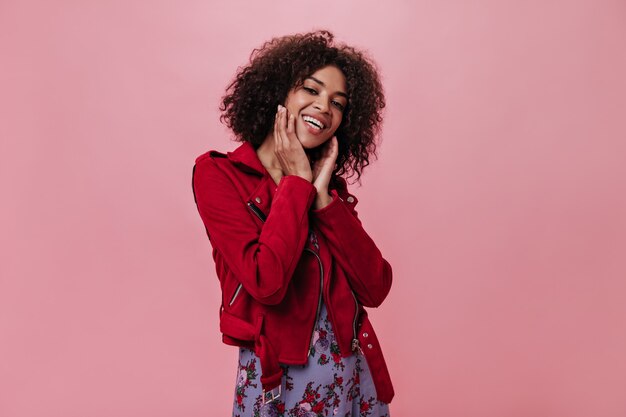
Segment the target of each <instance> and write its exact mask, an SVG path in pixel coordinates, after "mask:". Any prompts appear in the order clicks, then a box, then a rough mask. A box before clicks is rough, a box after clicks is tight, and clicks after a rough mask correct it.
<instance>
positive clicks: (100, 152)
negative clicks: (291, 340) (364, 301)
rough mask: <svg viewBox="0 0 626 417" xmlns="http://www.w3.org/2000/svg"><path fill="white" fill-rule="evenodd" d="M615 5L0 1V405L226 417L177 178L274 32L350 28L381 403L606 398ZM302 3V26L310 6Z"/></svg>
mask: <svg viewBox="0 0 626 417" xmlns="http://www.w3.org/2000/svg"><path fill="white" fill-rule="evenodd" d="M625 16H626V3H624V2H623V1H617V0H616V1H586V2H585V1H561V2H557V1H543V2H539V1H530V2H521V1H519V2H503V1H486V0H483V1H472V2H468V1H462V0H459V1H451V0H450V1H438V2H408V1H400V0H396V1H387V2H379V1H372V0H370V1H345V2H331V3H324V2H322V3H319V2H318V3H311V2H293V1H272V2H270V1H265V2H249V3H242V2H232V3H227V2H219V3H217V2H215V4H210V3H209V2H207V1H188V2H174V1H169V2H167V1H163V0H158V1H155V0H151V1H139V0H133V1H125V2H122V1H110V2H105V1H101V2H98V3H96V2H73V1H55V2H51V1H50V2H44V1H40V2H35V1H24V0H20V1H18V0H13V1H11V0H3V1H2V2H1V3H0V54H1V56H0V58H1V64H0V137H1V139H2V140H1V142H0V146H1V148H0V155H1V158H2V161H1V164H0V190H2V204H1V205H0V214H1V216H0V230H1V232H0V236H2V240H1V245H2V247H1V248H0V249H1V251H0V253H1V254H2V255H1V260H0V274H1V277H0V286H1V288H0V416H2V417H35V416H37V417H39V416H41V417H55V416H59V417H61V416H62V417H74V416H76V417H78V416H90V417H100V416H102V417H104V416H107V417H109V416H118V417H126V416H128V417H131V416H132V417H135V416H150V417H160V416H163V417H171V416H207V415H209V416H226V415H230V410H231V401H232V394H233V389H234V383H235V365H236V350H235V349H233V348H230V347H227V346H224V345H222V344H221V342H220V338H219V333H218V328H217V325H218V322H217V310H218V297H219V295H218V285H217V280H216V278H215V274H214V266H213V262H212V259H211V256H210V246H209V242H208V240H207V238H206V235H205V234H204V230H203V227H202V224H201V221H200V218H199V216H198V214H197V212H196V207H195V206H194V203H193V196H192V193H191V168H192V165H193V160H194V158H195V157H196V156H197V155H199V154H200V153H202V152H204V151H206V150H208V149H221V150H229V149H232V148H234V146H235V144H233V143H230V142H229V135H228V133H227V131H226V130H225V128H224V127H222V126H221V125H220V124H219V123H218V120H217V116H218V112H217V105H218V100H219V97H220V95H221V94H222V92H223V88H224V87H225V86H226V84H227V83H228V81H229V80H230V78H231V77H232V76H233V75H234V73H235V70H236V68H237V66H239V65H243V64H244V63H245V62H246V59H247V57H248V54H249V53H250V51H251V50H252V48H254V47H256V46H258V45H259V44H261V43H262V42H263V41H265V40H267V39H269V38H270V37H271V36H274V35H282V34H287V33H293V32H297V31H306V30H309V29H312V28H329V29H331V30H333V31H334V32H335V33H336V35H337V36H338V38H340V39H341V40H345V41H348V42H351V43H354V44H356V45H357V46H360V47H364V48H367V49H369V51H370V52H371V54H372V55H373V56H374V57H375V59H376V60H377V61H378V63H379V65H380V67H381V69H382V72H383V77H384V84H385V87H386V91H387V96H388V102H389V107H388V111H387V116H386V122H385V129H384V140H383V145H382V147H381V152H380V159H379V160H378V161H377V162H375V163H374V165H373V166H371V167H370V168H369V169H368V170H367V171H366V174H365V176H364V178H363V184H364V185H363V187H361V188H356V187H355V188H354V189H353V191H355V193H356V194H357V195H358V196H359V199H360V203H359V206H360V210H359V213H360V215H361V217H362V220H363V223H364V225H365V227H366V229H367V230H368V231H369V232H370V234H371V235H372V236H373V237H374V239H375V240H376V242H377V243H378V244H379V247H380V248H381V250H382V251H383V253H384V254H385V256H386V257H387V258H388V260H389V261H390V262H391V264H392V265H393V267H394V287H393V289H392V292H391V294H390V296H389V298H388V300H387V301H386V303H385V304H383V306H382V307H381V308H380V309H378V310H375V311H372V317H373V321H374V324H375V325H376V326H377V328H378V329H379V333H380V337H381V339H382V341H383V343H384V345H383V348H384V351H385V353H386V356H387V358H388V362H389V366H390V370H391V373H392V376H393V378H394V381H395V386H396V399H395V400H394V402H393V403H392V404H391V412H392V416H395V417H398V416H428V417H437V416H442V417H450V416H462V417H474V416H476V417H478V416H480V417H490V416H493V417H501V416H532V417H535V416H567V417H588V416H596V417H597V416H601V417H613V416H615V417H618V416H620V417H623V416H624V415H626V397H625V396H624V390H625V388H626V355H625V354H624V352H626V319H625V317H626V280H625V278H626V257H625V256H624V252H625V249H626V214H625V213H626V166H625V164H624V163H623V162H624V158H625V155H626V142H625V139H626V124H625V123H624V115H625V114H626V78H625V77H624V74H626V48H624V42H625V40H626V25H625V24H624V19H625ZM311 21H315V22H316V23H315V24H314V25H312V24H311V23H310V22H311Z"/></svg>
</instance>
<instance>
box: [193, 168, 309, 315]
mask: <svg viewBox="0 0 626 417" xmlns="http://www.w3.org/2000/svg"><path fill="white" fill-rule="evenodd" d="M192 185H193V190H194V194H195V198H196V204H197V206H198V211H199V213H200V217H201V218H202V221H203V223H204V225H205V227H206V229H207V233H208V235H209V238H210V240H211V245H212V246H213V248H214V249H216V250H217V251H218V252H219V253H220V254H221V255H222V256H223V258H224V260H225V262H226V264H227V265H228V267H229V268H230V270H231V271H232V273H233V274H234V275H235V276H236V277H237V278H238V279H239V280H240V282H241V284H242V285H243V287H244V289H245V290H246V291H247V292H248V293H249V294H250V295H251V296H252V297H253V298H254V299H256V300H257V301H259V302H261V303H264V304H277V303H279V302H280V301H281V300H282V299H283V298H284V296H285V293H286V290H287V286H288V284H289V280H290V279H291V277H292V275H293V273H294V271H295V268H296V265H297V263H298V260H299V258H300V255H301V253H302V250H303V248H304V244H305V242H306V238H307V234H308V228H309V224H308V210H309V208H310V207H311V204H312V203H313V200H314V198H315V192H316V190H315V187H314V186H313V184H311V183H310V182H308V181H306V180H305V179H303V178H301V177H298V176H295V175H287V176H283V177H282V179H281V180H280V183H279V184H278V188H277V190H276V194H275V196H274V199H273V201H272V207H271V210H270V213H269V215H268V216H267V219H266V221H265V223H264V224H263V227H262V229H261V231H260V232H259V230H258V225H257V224H256V222H255V220H254V218H253V217H252V216H253V214H252V212H251V211H250V209H249V208H248V207H247V206H246V201H243V200H242V198H241V197H240V195H239V193H238V192H237V190H236V188H235V186H234V185H233V184H232V182H231V181H230V180H229V179H228V178H227V177H226V175H224V173H223V172H222V171H221V170H220V169H219V167H218V166H217V164H216V162H215V161H213V160H212V159H211V158H204V159H202V160H199V161H197V162H196V165H195V166H194V171H193V179H192ZM220 278H221V277H220Z"/></svg>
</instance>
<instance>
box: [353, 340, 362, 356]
mask: <svg viewBox="0 0 626 417" xmlns="http://www.w3.org/2000/svg"><path fill="white" fill-rule="evenodd" d="M352 351H353V352H357V353H358V352H359V351H361V346H359V339H352ZM361 352H362V351H361Z"/></svg>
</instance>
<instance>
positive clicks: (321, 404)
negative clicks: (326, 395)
mask: <svg viewBox="0 0 626 417" xmlns="http://www.w3.org/2000/svg"><path fill="white" fill-rule="evenodd" d="M323 409H324V401H320V402H318V403H317V404H315V405H314V406H313V407H312V408H311V411H314V412H316V413H319V412H321V411H322V410H323Z"/></svg>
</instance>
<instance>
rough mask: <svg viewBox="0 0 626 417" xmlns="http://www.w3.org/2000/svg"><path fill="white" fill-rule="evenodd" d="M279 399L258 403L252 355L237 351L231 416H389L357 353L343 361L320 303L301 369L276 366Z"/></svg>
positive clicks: (258, 384) (258, 370)
mask: <svg viewBox="0 0 626 417" xmlns="http://www.w3.org/2000/svg"><path fill="white" fill-rule="evenodd" d="M281 366H282V367H283V370H284V374H283V378H282V381H281V388H282V394H281V395H280V397H279V398H278V399H276V400H274V401H272V402H270V403H268V404H263V401H262V388H261V365H260V362H259V358H258V357H257V356H256V355H255V353H254V352H253V351H252V350H250V349H247V348H239V366H238V369H237V382H236V387H235V400H234V404H233V414H232V415H233V417H249V416H250V417H252V416H254V417H327V416H333V417H334V416H338V417H389V408H388V407H389V406H388V404H386V403H383V402H381V401H378V400H377V399H376V390H375V388H374V383H373V381H372V377H371V374H370V371H369V368H368V366H367V361H366V360H365V357H364V356H363V354H361V353H356V354H353V355H351V356H349V357H347V358H342V357H341V355H340V354H339V346H338V345H337V341H336V340H335V336H334V333H333V329H332V326H331V323H330V321H329V319H328V317H327V313H326V306H325V304H323V303H322V308H321V311H320V315H319V319H318V321H317V323H316V326H315V331H314V333H313V339H312V346H311V348H310V355H309V360H308V363H307V364H306V365H281Z"/></svg>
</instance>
